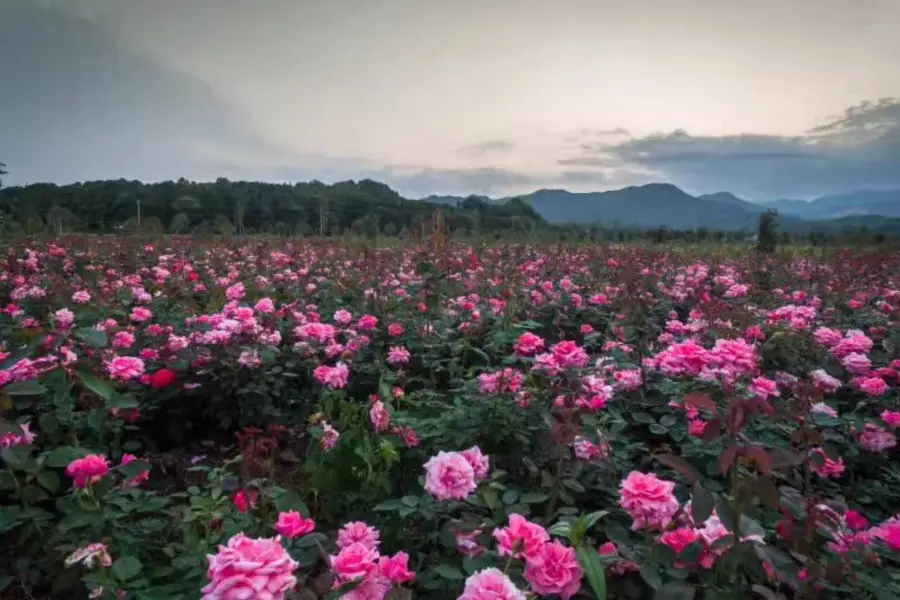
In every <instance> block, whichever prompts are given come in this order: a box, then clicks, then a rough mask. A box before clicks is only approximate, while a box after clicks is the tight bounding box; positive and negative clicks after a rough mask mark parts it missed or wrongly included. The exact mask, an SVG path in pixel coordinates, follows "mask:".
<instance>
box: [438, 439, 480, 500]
mask: <svg viewBox="0 0 900 600" xmlns="http://www.w3.org/2000/svg"><path fill="white" fill-rule="evenodd" d="M477 487H478V486H477V484H476V483H475V470H474V469H473V468H472V465H471V464H469V461H467V460H466V458H465V457H464V456H463V455H462V454H460V453H459V452H443V451H441V452H438V453H437V456H432V457H431V459H429V461H428V462H426V463H425V491H427V492H428V493H430V494H432V495H433V496H434V497H435V498H437V499H438V500H465V499H466V498H467V497H468V496H469V494H471V493H472V492H474V491H475V489H476V488H477Z"/></svg>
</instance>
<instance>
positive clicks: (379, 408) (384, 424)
mask: <svg viewBox="0 0 900 600" xmlns="http://www.w3.org/2000/svg"><path fill="white" fill-rule="evenodd" d="M369 420H370V421H372V427H374V428H375V431H377V432H379V433H381V432H383V431H387V429H388V427H390V426H391V417H390V415H389V414H388V411H387V409H386V408H385V407H384V402H382V401H381V400H376V401H375V402H373V403H372V408H370V409H369Z"/></svg>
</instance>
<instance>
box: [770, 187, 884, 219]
mask: <svg viewBox="0 0 900 600" xmlns="http://www.w3.org/2000/svg"><path fill="white" fill-rule="evenodd" d="M771 206H773V207H774V208H776V209H777V210H778V211H779V212H781V213H783V214H786V215H792V216H796V217H800V218H801V219H841V218H843V217H859V216H866V215H878V216H882V217H900V189H897V190H857V191H853V192H846V193H843V194H832V195H828V196H822V197H821V198H816V199H815V200H811V201H809V202H804V201H802V200H779V201H777V202H774V203H772V205H771Z"/></svg>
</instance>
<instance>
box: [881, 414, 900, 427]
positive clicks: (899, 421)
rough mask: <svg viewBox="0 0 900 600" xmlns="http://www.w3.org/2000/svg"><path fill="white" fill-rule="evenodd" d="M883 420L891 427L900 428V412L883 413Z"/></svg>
mask: <svg viewBox="0 0 900 600" xmlns="http://www.w3.org/2000/svg"><path fill="white" fill-rule="evenodd" d="M881 420H882V421H884V423H885V425H889V426H890V427H897V426H900V412H898V411H895V410H885V411H883V412H882V413H881Z"/></svg>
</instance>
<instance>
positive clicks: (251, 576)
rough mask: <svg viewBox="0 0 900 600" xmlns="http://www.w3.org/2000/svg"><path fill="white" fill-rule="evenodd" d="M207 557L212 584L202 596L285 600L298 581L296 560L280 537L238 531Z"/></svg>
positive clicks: (206, 599) (216, 599)
mask: <svg viewBox="0 0 900 600" xmlns="http://www.w3.org/2000/svg"><path fill="white" fill-rule="evenodd" d="M207 558H208V559H209V571H208V572H207V576H208V577H209V584H208V585H207V586H206V587H204V588H203V600H246V599H248V598H254V599H255V600H283V599H284V595H285V593H286V592H287V591H288V590H290V589H291V588H293V587H294V585H296V583H297V579H296V577H294V576H293V572H294V569H296V568H297V563H296V562H294V561H293V560H291V557H290V556H289V555H288V553H287V552H286V551H285V549H284V547H283V546H282V545H281V541H280V540H279V539H278V538H274V539H273V538H262V539H251V538H248V537H246V536H245V535H244V534H243V533H239V534H237V535H236V536H234V537H232V538H231V539H230V540H228V545H227V546H219V553H218V554H216V555H215V556H213V555H209V556H208V557H207Z"/></svg>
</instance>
